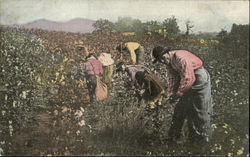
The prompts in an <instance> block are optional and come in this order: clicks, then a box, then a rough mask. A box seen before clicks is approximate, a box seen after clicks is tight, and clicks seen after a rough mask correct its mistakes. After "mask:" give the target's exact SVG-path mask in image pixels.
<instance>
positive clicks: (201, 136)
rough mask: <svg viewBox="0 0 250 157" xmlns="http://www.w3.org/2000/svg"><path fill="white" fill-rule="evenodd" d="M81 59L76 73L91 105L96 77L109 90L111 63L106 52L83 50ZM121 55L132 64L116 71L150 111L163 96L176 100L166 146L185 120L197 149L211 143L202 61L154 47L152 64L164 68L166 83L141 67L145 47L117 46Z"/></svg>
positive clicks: (184, 52) (209, 101) (208, 90)
mask: <svg viewBox="0 0 250 157" xmlns="http://www.w3.org/2000/svg"><path fill="white" fill-rule="evenodd" d="M83 50H84V52H83V54H84V56H86V57H84V60H83V62H82V63H80V64H79V65H78V66H77V69H78V70H77V73H80V74H81V75H83V76H84V77H85V79H86V82H87V85H88V89H89V95H90V100H91V102H93V101H95V100H96V98H95V96H96V95H95V91H96V86H97V85H96V82H97V78H98V77H99V78H101V80H102V81H103V82H104V83H105V84H106V85H107V87H111V85H112V75H113V71H114V60H113V59H112V57H111V54H109V53H102V54H101V55H100V56H98V57H97V56H95V54H93V53H89V52H88V50H87V49H86V48H83ZM117 50H118V51H119V52H120V53H126V52H127V53H129V55H130V57H131V64H129V65H126V64H124V63H123V62H119V63H118V64H116V68H117V69H120V70H121V71H123V72H127V73H128V75H129V76H130V78H131V81H132V82H131V83H132V84H133V85H134V86H135V87H136V88H135V89H137V91H138V94H139V95H140V96H141V98H142V99H145V100H146V101H147V102H148V106H149V107H150V108H155V107H157V105H161V104H162V103H165V102H163V97H164V96H166V97H168V98H169V100H173V101H175V100H178V101H175V102H177V103H176V105H175V110H174V114H173V118H172V123H171V127H170V130H169V132H168V137H169V138H168V139H167V143H168V144H169V145H171V144H174V143H175V142H176V141H177V140H178V139H179V138H180V137H181V130H182V127H183V123H184V120H185V119H187V124H188V129H189V140H190V141H189V142H190V143H194V144H196V145H197V146H201V147H202V146H205V147H206V146H207V144H208V143H209V141H210V138H211V134H212V128H211V114H212V96H211V84H210V75H209V73H208V72H207V70H206V69H205V68H204V67H203V61H202V59H201V58H199V57H198V56H196V55H194V54H193V53H191V52H189V51H187V50H171V49H170V48H166V47H162V46H156V47H154V48H153V50H152V57H153V58H154V61H153V63H154V64H156V63H161V64H157V66H163V67H165V68H166V71H167V72H166V75H165V76H166V80H167V83H166V84H165V83H164V82H163V81H162V80H161V79H160V77H159V76H158V75H156V74H155V73H154V72H152V71H150V69H149V68H147V67H146V66H144V61H145V60H144V55H145V52H144V47H143V46H142V45H140V44H139V43H136V42H127V43H123V44H120V45H119V46H118V47H117Z"/></svg>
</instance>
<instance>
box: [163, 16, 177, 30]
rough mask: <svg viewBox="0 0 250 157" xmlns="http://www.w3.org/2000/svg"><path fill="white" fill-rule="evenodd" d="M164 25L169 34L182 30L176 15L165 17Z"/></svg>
mask: <svg viewBox="0 0 250 157" xmlns="http://www.w3.org/2000/svg"><path fill="white" fill-rule="evenodd" d="M162 25H163V27H164V28H165V29H166V30H167V32H168V33H169V34H178V33H179V32H180V29H179V26H178V23H177V19H176V18H175V17H174V16H172V17H171V18H167V19H165V20H164V21H163V23H162Z"/></svg>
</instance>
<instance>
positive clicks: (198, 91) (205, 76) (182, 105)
mask: <svg viewBox="0 0 250 157" xmlns="http://www.w3.org/2000/svg"><path fill="white" fill-rule="evenodd" d="M195 76H196V81H195V83H194V85H193V86H192V88H191V89H190V90H189V91H187V92H186V93H185V94H184V95H183V96H182V97H181V99H180V101H179V102H178V103H177V104H176V106H175V110H174V115H173V119H172V124H171V127H170V130H169V136H170V138H177V139H178V138H179V137H180V136H181V130H182V126H183V123H184V120H185V119H187V123H188V130H189V140H190V141H191V142H192V143H200V144H202V143H208V141H209V140H210V138H211V134H212V128H211V114H212V97H211V84H210V76H209V73H208V72H207V71H206V70H205V69H204V68H200V69H197V70H195Z"/></svg>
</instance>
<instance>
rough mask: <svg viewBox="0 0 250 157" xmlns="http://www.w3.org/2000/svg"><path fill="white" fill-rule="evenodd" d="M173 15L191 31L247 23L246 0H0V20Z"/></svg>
mask: <svg viewBox="0 0 250 157" xmlns="http://www.w3.org/2000/svg"><path fill="white" fill-rule="evenodd" d="M172 15H174V16H175V17H176V18H177V19H178V24H179V26H180V28H181V30H185V21H186V20H187V19H189V20H191V21H192V22H193V24H194V26H195V27H194V29H193V30H195V32H198V31H205V32H213V31H220V30H221V29H222V28H223V29H227V30H230V28H231V25H232V24H233V23H236V24H248V23H249V1H248V0H185V1H184V0H0V24H14V23H18V24H23V23H27V22H31V21H33V20H37V19H48V20H53V21H68V20H70V19H72V18H76V17H81V18H87V19H92V20H97V19H99V18H104V19H108V20H111V21H113V22H114V21H116V20H117V18H118V16H120V17H128V16H129V17H132V18H138V19H140V20H142V21H143V22H144V21H149V20H159V21H163V20H164V19H166V18H169V17H171V16H172Z"/></svg>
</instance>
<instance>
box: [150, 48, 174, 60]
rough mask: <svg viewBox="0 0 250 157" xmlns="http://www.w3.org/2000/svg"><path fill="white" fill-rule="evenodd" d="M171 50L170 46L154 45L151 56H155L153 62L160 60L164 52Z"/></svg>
mask: <svg viewBox="0 0 250 157" xmlns="http://www.w3.org/2000/svg"><path fill="white" fill-rule="evenodd" d="M170 50H171V48H170V47H167V48H164V47H162V46H156V47H154V49H153V52H152V56H153V57H154V58H155V60H154V61H153V63H156V62H157V61H160V60H161V59H162V56H163V55H164V54H165V53H168V52H169V51H170Z"/></svg>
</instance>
